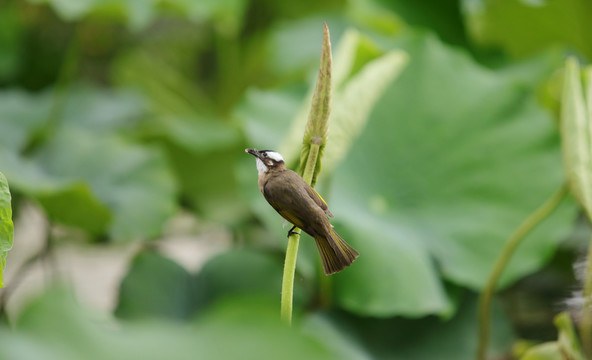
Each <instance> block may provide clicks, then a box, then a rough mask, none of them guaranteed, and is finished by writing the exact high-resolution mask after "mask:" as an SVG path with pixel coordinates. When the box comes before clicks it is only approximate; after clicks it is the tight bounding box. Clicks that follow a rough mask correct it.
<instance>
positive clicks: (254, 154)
mask: <svg viewBox="0 0 592 360" xmlns="http://www.w3.org/2000/svg"><path fill="white" fill-rule="evenodd" d="M245 152H246V153H249V154H251V155H253V156H255V157H256V158H260V157H261V153H260V152H259V150H257V149H245Z"/></svg>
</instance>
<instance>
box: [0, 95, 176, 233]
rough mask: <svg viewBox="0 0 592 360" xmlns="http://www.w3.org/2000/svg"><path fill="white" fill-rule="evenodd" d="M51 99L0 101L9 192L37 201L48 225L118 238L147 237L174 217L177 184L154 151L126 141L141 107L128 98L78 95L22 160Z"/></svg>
mask: <svg viewBox="0 0 592 360" xmlns="http://www.w3.org/2000/svg"><path fill="white" fill-rule="evenodd" d="M51 99H52V97H51V96H49V94H40V95H28V94H24V93H20V92H5V93H2V94H0V118H2V119H3V120H6V121H2V122H1V123H0V168H1V169H3V171H4V173H5V174H6V176H7V177H8V178H9V179H10V181H11V184H12V185H13V188H14V189H16V190H18V191H21V192H23V193H25V194H26V195H28V196H32V197H34V198H36V199H38V200H39V201H40V202H41V204H42V205H43V206H44V207H45V209H46V210H47V212H48V216H49V217H50V219H52V220H53V221H56V222H60V223H64V224H66V225H70V226H75V227H79V228H82V229H83V230H86V231H87V232H89V233H90V234H92V235H96V234H101V233H104V232H105V231H109V232H110V233H111V235H113V236H114V237H117V238H133V237H151V236H156V235H158V234H160V231H161V228H162V225H163V224H164V222H165V221H166V220H167V218H168V217H169V216H170V215H171V214H172V213H173V211H174V209H175V184H174V180H173V178H172V175H171V173H170V171H169V168H168V164H167V161H166V159H165V158H164V156H163V155H162V153H161V152H160V151H159V149H157V148H155V147H151V146H143V145H138V144H135V143H132V142H131V141H129V140H125V139H124V138H123V137H122V136H121V135H117V134H116V133H117V132H123V130H125V129H129V128H132V127H133V126H134V125H135V122H136V121H137V120H138V119H139V117H140V116H141V115H142V114H143V113H144V103H143V102H142V100H141V99H140V98H138V97H137V96H135V95H133V94H130V93H127V92H109V91H99V90H96V89H92V88H86V87H77V88H75V91H73V92H72V93H71V94H70V96H69V98H68V99H67V101H66V102H65V105H64V109H63V114H62V115H61V117H60V124H61V125H60V126H57V127H56V128H55V132H54V133H53V134H51V136H49V137H48V139H47V142H46V143H45V144H42V145H41V148H39V149H38V150H37V151H36V152H35V153H34V154H33V155H31V156H27V157H25V156H23V155H22V154H21V152H22V150H23V149H24V148H25V147H26V145H27V143H28V141H29V138H30V137H31V134H32V133H34V132H35V131H40V129H42V127H43V125H44V124H45V122H46V120H47V118H48V116H49V113H50V107H51Z"/></svg>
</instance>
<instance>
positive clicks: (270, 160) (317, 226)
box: [245, 149, 360, 275]
mask: <svg viewBox="0 0 592 360" xmlns="http://www.w3.org/2000/svg"><path fill="white" fill-rule="evenodd" d="M245 152H246V153H248V154H251V155H253V156H255V160H256V164H257V172H258V184H259V190H261V193H262V194H263V197H264V198H265V200H267V202H268V203H269V204H270V205H271V206H272V207H273V208H274V209H275V210H276V211H277V212H278V213H279V214H280V215H281V216H282V217H283V218H284V219H286V220H288V221H289V222H290V223H292V225H294V226H293V227H292V228H291V229H290V231H289V232H288V236H290V234H293V233H294V229H295V228H297V227H298V228H300V229H302V230H303V231H304V232H305V233H307V234H308V235H310V236H311V237H312V238H313V239H314V240H315V243H316V245H317V248H318V250H319V254H320V256H321V261H322V264H323V270H324V272H325V275H330V274H334V273H337V272H339V271H341V270H343V269H345V267H347V266H350V265H351V264H352V263H353V262H354V260H356V258H357V257H358V256H359V255H360V254H359V253H358V252H357V251H356V249H354V248H353V247H351V246H350V245H349V244H348V243H347V242H345V240H343V239H342V238H341V236H339V235H338V234H337V232H335V230H333V225H331V223H330V222H329V217H333V214H332V213H331V211H329V208H328V206H327V203H325V200H323V198H322V197H321V196H320V195H319V194H318V193H317V192H316V190H315V189H313V188H312V186H310V185H309V184H308V183H307V182H306V181H304V179H303V178H302V177H300V175H298V174H297V173H295V172H294V171H292V170H289V169H287V168H286V164H285V162H284V158H283V157H282V155H281V154H280V153H278V152H276V151H273V150H257V149H245Z"/></svg>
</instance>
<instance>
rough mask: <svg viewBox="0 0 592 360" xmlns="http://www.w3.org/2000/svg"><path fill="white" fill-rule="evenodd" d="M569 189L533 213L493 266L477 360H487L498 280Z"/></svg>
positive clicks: (483, 307)
mask: <svg viewBox="0 0 592 360" xmlns="http://www.w3.org/2000/svg"><path fill="white" fill-rule="evenodd" d="M567 192H568V187H567V185H566V184H563V185H562V186H561V187H560V188H559V189H558V190H557V191H556V192H555V193H554V194H553V196H551V197H550V198H549V199H548V200H547V201H546V202H545V203H544V204H543V205H541V207H539V208H538V209H537V210H536V211H535V212H534V213H532V214H531V215H530V216H529V217H528V218H526V220H524V222H522V224H520V226H519V227H518V228H517V229H516V231H515V232H514V233H513V234H512V235H511V236H510V238H509V239H508V241H507V242H506V244H505V246H504V248H503V249H502V253H501V254H500V256H499V257H498V258H497V259H496V261H495V264H494V266H493V271H492V272H491V274H490V275H489V279H488V281H487V284H486V285H485V288H484V289H483V291H482V292H481V296H480V297H479V345H478V350H477V359H478V360H485V359H486V355H487V348H488V345H489V330H490V323H491V300H492V297H493V294H494V293H495V289H496V287H497V283H498V280H499V278H500V276H501V275H502V273H503V271H504V269H505V268H506V266H507V265H508V262H509V261H510V259H511V257H512V255H513V254H514V251H515V250H516V248H517V247H518V245H520V243H521V242H522V240H523V239H524V238H525V237H526V235H528V234H529V233H530V232H531V231H532V230H533V229H534V228H535V227H536V226H537V225H538V224H540V223H541V222H542V221H543V220H544V219H545V218H546V217H547V216H549V215H550V214H551V213H552V212H553V210H555V209H556V208H557V206H558V205H559V203H560V202H561V200H562V199H563V198H564V197H565V196H566V195H567Z"/></svg>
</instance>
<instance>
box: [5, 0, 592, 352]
mask: <svg viewBox="0 0 592 360" xmlns="http://www.w3.org/2000/svg"><path fill="white" fill-rule="evenodd" d="M1 6H2V11H0V171H1V172H2V173H4V174H5V175H6V177H7V178H8V181H9V182H10V185H11V191H12V192H13V194H15V195H16V197H17V198H18V199H29V200H33V201H35V202H36V203H38V204H39V205H40V206H41V208H42V209H43V210H44V211H45V213H46V215H47V217H48V218H49V219H50V221H51V223H52V224H59V225H65V226H67V227H68V228H73V229H77V230H81V233H83V234H84V235H85V238H86V239H87V240H88V241H89V242H90V243H93V242H95V241H97V240H102V242H103V243H105V242H106V243H107V244H110V243H116V242H124V241H126V242H131V241H136V242H147V243H149V242H150V241H152V240H155V239H159V238H161V237H163V232H164V230H163V229H164V226H165V224H167V222H168V221H169V220H170V219H171V218H173V217H174V216H175V215H176V214H177V213H178V212H179V211H180V210H181V209H183V210H189V211H191V212H192V213H193V214H194V215H195V217H197V218H199V219H200V221H203V223H206V224H213V225H215V226H221V227H224V228H225V229H228V230H229V233H232V234H233V235H234V240H235V241H234V243H235V245H234V246H233V248H232V249H229V250H228V251H227V252H224V253H222V254H219V255H217V256H215V257H213V258H211V259H209V260H208V261H207V262H206V264H205V265H204V266H203V267H202V268H201V270H200V271H199V272H197V273H196V274H193V273H190V272H188V271H187V270H186V269H185V268H183V267H182V266H181V265H180V264H177V263H176V262H174V261H173V260H171V259H168V258H166V257H165V256H164V255H163V254H161V253H160V252H159V251H158V247H157V246H156V247H152V246H150V245H147V246H144V247H142V250H140V251H139V252H138V253H137V254H136V255H135V257H134V258H133V260H132V261H131V264H130V268H129V270H128V273H127V275H126V276H125V278H124V279H123V280H122V282H121V286H120V292H119V295H118V306H117V309H116V311H115V315H116V317H117V318H118V324H119V325H118V326H115V327H114V326H113V324H112V323H109V322H102V321H96V319H94V317H93V315H92V314H91V313H89V311H87V310H85V309H83V308H79V307H78V306H77V305H75V304H73V300H72V299H71V294H70V293H68V292H67V291H62V290H55V291H50V292H48V293H47V294H44V295H42V296H40V298H39V299H38V300H36V301H35V302H34V303H32V304H31V305H30V306H29V307H28V308H26V309H25V310H24V311H23V313H22V315H20V316H19V318H18V319H16V323H15V330H9V329H8V327H0V332H1V336H0V358H7V359H13V358H14V359H16V358H18V359H38V358H41V357H43V358H48V359H54V358H55V359H80V358H85V359H94V358H96V359H104V358H114V359H118V358H121V359H130V358H145V359H151V358H154V359H162V358H164V357H165V356H169V357H174V358H180V359H183V358H195V357H196V356H200V357H203V358H256V359H262V358H270V359H272V358H273V359H276V358H283V359H289V358H292V357H293V358H313V359H314V358H319V359H320V358H323V359H326V358H340V359H348V358H352V359H354V358H355V359H366V358H385V359H386V358H388V359H436V358H437V359H472V358H473V356H474V352H475V350H476V331H475V329H476V325H477V322H476V310H475V296H474V294H473V293H474V292H475V291H479V290H480V288H481V287H482V286H483V284H484V283H485V281H486V279H487V275H488V272H489V271H490V270H491V269H490V268H491V266H492V264H493V261H494V259H495V257H496V256H497V255H498V254H499V252H500V251H501V247H502V245H503V243H504V242H505V240H506V238H507V237H508V236H509V235H510V234H511V233H512V231H513V230H514V228H515V227H516V226H518V224H520V223H521V222H522V220H523V219H524V218H525V217H526V216H527V215H528V214H529V213H530V212H532V211H533V210H534V209H536V208H537V207H538V206H539V205H540V204H541V203H542V202H543V201H544V200H545V199H546V198H547V197H548V196H549V195H550V194H552V193H553V192H554V191H555V189H556V188H557V187H559V186H560V185H561V183H562V182H563V181H564V178H565V176H564V174H563V168H562V166H561V152H560V146H559V136H558V130H557V127H556V122H555V121H554V120H555V119H554V116H555V114H556V104H557V102H558V101H559V95H558V94H557V93H555V92H553V82H552V79H553V78H554V77H556V76H557V73H558V72H559V70H560V69H561V68H562V66H563V58H564V56H563V54H564V52H566V51H570V52H572V53H576V54H578V55H579V56H580V57H581V58H582V59H586V58H587V59H590V56H592V55H591V54H592V52H591V50H590V48H589V45H590V41H586V39H588V38H589V37H590V33H591V32H590V31H588V30H589V28H588V27H589V22H587V21H585V20H586V19H587V18H589V15H588V17H586V14H589V13H590V12H589V11H588V12H586V11H585V10H586V9H588V5H587V4H586V3H585V1H579V0H570V1H565V2H559V1H551V0H549V1H544V0H541V1H525V0H524V1H520V0H507V1H487V0H464V1H460V0H459V1H453V0H450V1H426V2H412V1H402V0H400V1H379V0H350V1H342V0H327V1H323V2H314V1H284V2H274V1H269V0H252V1H247V0H224V1H214V0H211V1H210V0H208V1H188V0H167V1H162V0H161V1H157V0H153V1H131V0H108V1H98V0H84V1H57V0H43V1H42V0H9V1H5V2H3V4H2V5H1ZM324 21H326V22H327V23H328V25H329V29H330V30H331V38H332V41H333V49H334V50H333V51H334V54H333V55H334V64H333V66H334V73H333V79H334V81H333V89H334V92H333V99H334V101H333V104H332V106H333V110H332V115H331V120H330V123H329V140H328V143H327V146H326V148H325V155H326V156H325V158H324V159H323V164H322V165H323V171H322V172H321V176H320V178H319V183H318V189H319V192H320V193H321V194H323V196H324V197H325V199H326V200H327V202H328V203H329V206H330V208H331V209H332V212H333V213H334V214H335V222H334V224H335V227H336V229H338V231H339V233H340V234H341V235H342V236H343V237H344V238H345V239H346V240H347V241H348V242H349V243H351V244H352V246H354V247H355V248H356V249H358V250H359V251H360V254H361V255H360V258H359V259H358V260H357V261H356V262H355V263H354V265H353V266H352V267H350V268H348V269H347V270H346V271H344V272H342V273H340V274H337V275H334V276H331V277H329V278H322V277H321V276H320V264H319V260H318V254H317V253H316V249H315V248H314V245H313V243H312V241H308V240H309V239H307V238H305V239H303V241H302V242H301V248H300V254H299V258H298V264H297V282H296V288H295V294H296V299H295V306H296V309H297V310H296V312H297V314H298V315H297V317H296V321H295V324H294V326H293V327H292V328H287V327H286V326H285V325H283V324H281V323H279V322H278V318H279V294H280V282H281V271H282V254H281V253H282V249H283V247H285V243H286V241H285V237H286V230H287V228H282V226H281V219H280V217H279V216H278V215H277V214H276V213H275V212H274V210H273V209H272V208H271V207H269V206H268V205H267V204H266V203H265V200H264V199H263V198H262V197H261V195H260V193H259V191H258V189H257V183H256V182H257V180H256V178H257V176H256V170H255V166H254V163H253V159H252V158H251V157H248V156H245V154H244V152H243V149H244V148H245V147H247V146H248V147H256V148H265V149H277V150H280V151H281V152H282V153H283V154H284V155H285V157H286V159H287V161H288V163H289V164H288V165H289V167H291V168H295V167H296V166H297V164H298V157H299V154H300V144H301V143H300V142H301V139H302V134H303V132H304V124H305V121H306V114H307V113H308V109H309V106H310V96H311V94H312V88H313V86H314V83H313V79H314V78H315V75H316V72H317V71H318V63H319V54H320V48H321V39H322V23H323V22H324ZM490 64H495V67H494V68H491V67H488V65H490ZM0 184H3V182H1V181H0ZM2 189H3V188H2ZM2 200H3V198H2V196H1V193H0V213H1V211H3V210H2V209H4V208H6V206H3V202H2ZM19 205H20V203H19V202H15V203H14V204H13V206H14V207H15V210H18V207H19ZM15 212H16V211H15ZM575 215H576V206H575V204H574V203H573V202H571V201H566V202H565V203H564V204H562V206H561V208H560V209H559V211H557V212H556V213H554V215H553V216H552V217H551V218H550V219H549V220H548V221H547V222H545V223H544V224H542V226H540V227H539V228H538V229H537V230H536V231H535V232H534V233H532V234H531V235H530V236H529V237H528V238H527V239H526V241H525V243H524V244H523V246H521V247H520V248H519V250H518V252H517V254H516V255H515V257H514V259H513V260H512V262H511V263H510V266H509V267H508V269H506V272H505V273H504V276H503V278H502V284H501V286H502V287H504V288H505V287H507V286H509V285H511V284H513V283H515V282H516V281H517V280H519V279H521V278H523V277H524V276H526V275H528V274H531V273H533V272H535V271H537V270H538V269H540V268H541V267H542V266H544V265H545V264H546V263H548V261H549V260H550V258H551V257H552V256H553V254H554V253H555V252H556V250H557V246H558V244H559V243H560V242H561V241H562V240H564V239H565V238H566V237H567V236H568V235H569V234H570V232H571V231H572V228H573V224H574V220H575ZM2 219H3V218H0V220H2ZM5 235H6V234H4V233H3V232H0V255H1V260H2V261H4V257H5V251H6V250H7V244H8V243H7V242H6V241H5V238H4V237H5ZM8 261H9V266H10V257H9V259H8ZM97 271H100V269H97ZM0 274H1V273H0ZM0 280H1V278H0ZM494 318H495V321H496V323H495V325H494V331H493V333H494V339H493V343H494V345H495V346H493V349H492V354H504V353H508V352H509V349H510V347H511V343H512V341H513V340H514V336H513V332H512V330H511V327H510V325H509V321H508V319H507V317H506V315H505V313H504V311H502V309H501V308H498V309H497V310H496V316H495V317H494ZM179 322H181V324H179ZM55 324H60V326H59V327H56V326H55Z"/></svg>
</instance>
